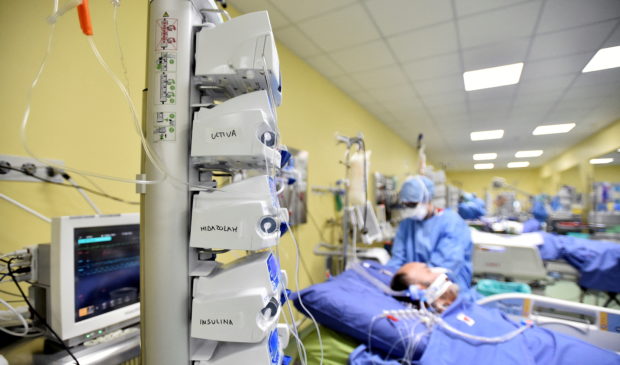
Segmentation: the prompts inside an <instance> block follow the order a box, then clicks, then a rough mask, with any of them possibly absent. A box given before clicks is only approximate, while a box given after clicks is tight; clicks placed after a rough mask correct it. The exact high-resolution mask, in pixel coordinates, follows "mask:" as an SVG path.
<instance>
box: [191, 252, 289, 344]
mask: <svg viewBox="0 0 620 365" xmlns="http://www.w3.org/2000/svg"><path fill="white" fill-rule="evenodd" d="M283 278H285V277H284V276H283V275H281V272H280V265H279V263H278V260H277V259H276V258H275V257H274V256H273V255H272V254H271V253H270V252H260V253H255V254H253V255H249V256H245V257H243V258H241V259H238V260H236V261H234V262H232V263H229V264H226V265H223V266H220V267H217V268H215V269H214V270H213V271H212V272H211V274H210V275H208V276H203V277H198V278H196V279H194V284H193V288H194V289H193V297H194V299H193V301H192V320H191V336H192V337H194V338H201V339H207V340H214V341H232V342H252V343H255V342H260V341H262V340H263V339H264V338H265V336H267V335H268V334H269V333H270V332H271V331H273V330H274V329H275V327H276V325H277V323H278V317H279V315H280V311H281V306H280V300H281V295H282V290H283V287H284V286H285V285H286V284H285V283H283V282H282V281H283Z"/></svg>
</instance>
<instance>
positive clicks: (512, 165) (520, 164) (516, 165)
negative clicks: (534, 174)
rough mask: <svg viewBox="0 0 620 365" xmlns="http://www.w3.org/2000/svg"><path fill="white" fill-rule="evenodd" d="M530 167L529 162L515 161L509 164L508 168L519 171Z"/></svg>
mask: <svg viewBox="0 0 620 365" xmlns="http://www.w3.org/2000/svg"><path fill="white" fill-rule="evenodd" d="M529 165H530V163H529V162H527V161H515V162H508V165H507V166H508V168H509V169H517V168H520V167H528V166H529Z"/></svg>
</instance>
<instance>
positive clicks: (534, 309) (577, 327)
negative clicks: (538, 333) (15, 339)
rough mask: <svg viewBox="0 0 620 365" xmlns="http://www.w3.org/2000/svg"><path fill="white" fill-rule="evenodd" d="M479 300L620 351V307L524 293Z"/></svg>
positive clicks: (511, 314)
mask: <svg viewBox="0 0 620 365" xmlns="http://www.w3.org/2000/svg"><path fill="white" fill-rule="evenodd" d="M477 303H478V304H480V305H482V306H486V307H490V308H497V309H499V310H501V311H502V312H504V313H506V314H507V315H508V316H509V317H510V318H512V319H514V320H517V321H520V320H522V319H527V320H532V321H533V322H534V323H536V325H538V326H540V327H544V328H547V329H550V330H553V331H555V332H560V333H564V334H566V335H569V336H572V337H576V338H579V339H581V340H583V341H586V342H589V343H591V344H594V345H596V346H599V347H602V348H605V349H608V350H611V351H615V352H618V353H620V310H616V309H610V308H604V307H598V306H594V305H589V304H582V303H575V302H570V301H567V300H561V299H555V298H549V297H542V296H539V295H532V294H523V293H507V294H497V295H492V296H489V297H486V298H482V299H480V300H478V301H477Z"/></svg>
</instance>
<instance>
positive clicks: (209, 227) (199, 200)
mask: <svg viewBox="0 0 620 365" xmlns="http://www.w3.org/2000/svg"><path fill="white" fill-rule="evenodd" d="M193 204H194V206H193V209H192V223H191V232H190V238H189V243H190V246H191V247H199V248H220V249H231V250H253V251H254V250H259V249H262V248H267V247H271V246H274V245H276V244H277V243H278V240H279V239H280V235H281V231H283V228H284V227H285V226H286V223H287V222H288V211H287V210H286V209H285V208H281V207H280V203H279V202H278V197H277V195H276V188H275V182H274V180H273V178H272V177H269V176H266V175H260V176H255V177H251V178H248V179H245V180H242V181H239V182H236V183H232V184H229V185H226V186H224V187H222V188H221V189H219V190H216V191H212V192H207V191H202V192H200V193H198V194H197V195H196V196H194V203H193Z"/></svg>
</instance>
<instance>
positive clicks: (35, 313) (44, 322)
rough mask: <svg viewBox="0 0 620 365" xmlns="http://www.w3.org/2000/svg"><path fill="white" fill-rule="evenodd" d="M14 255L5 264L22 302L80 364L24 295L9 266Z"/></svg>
mask: <svg viewBox="0 0 620 365" xmlns="http://www.w3.org/2000/svg"><path fill="white" fill-rule="evenodd" d="M15 259H16V258H15V257H12V258H11V259H10V260H9V262H8V265H7V266H6V267H7V269H8V275H9V276H10V277H11V279H12V280H13V283H14V284H15V286H16V287H17V290H19V293H20V294H21V296H22V298H23V299H24V302H26V304H27V305H28V308H30V311H31V312H32V314H34V315H35V317H37V319H39V321H41V323H43V325H44V326H45V328H47V329H48V330H49V331H50V333H51V334H53V335H54V337H56V339H57V340H58V343H59V344H60V345H61V346H62V347H63V349H64V350H65V351H66V352H67V353H68V354H69V356H71V358H72V359H73V360H74V361H75V364H76V365H80V362H79V361H78V359H77V358H76V357H75V355H73V353H72V352H71V350H70V349H69V347H67V345H66V344H65V343H64V342H63V341H62V339H61V338H60V336H58V334H57V333H56V331H54V330H53V329H52V327H51V326H50V325H49V324H47V321H46V320H45V318H43V316H41V315H40V314H39V312H37V310H36V309H35V308H34V306H33V305H32V304H31V303H30V301H29V300H28V297H27V296H26V294H25V293H24V290H23V289H22V288H21V286H19V283H18V282H17V279H16V278H15V274H14V273H13V269H12V268H11V262H12V261H13V260H15Z"/></svg>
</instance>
